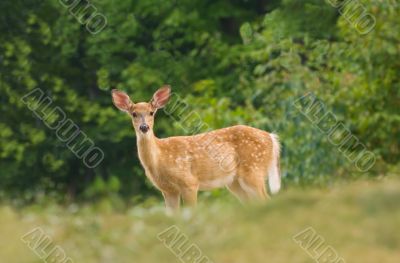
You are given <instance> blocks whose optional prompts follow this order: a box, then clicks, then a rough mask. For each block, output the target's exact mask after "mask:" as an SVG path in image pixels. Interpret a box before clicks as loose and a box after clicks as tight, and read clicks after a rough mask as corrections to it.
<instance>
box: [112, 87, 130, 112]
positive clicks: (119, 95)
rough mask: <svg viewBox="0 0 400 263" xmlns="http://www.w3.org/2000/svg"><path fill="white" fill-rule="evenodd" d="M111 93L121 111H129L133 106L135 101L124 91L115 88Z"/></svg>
mask: <svg viewBox="0 0 400 263" xmlns="http://www.w3.org/2000/svg"><path fill="white" fill-rule="evenodd" d="M111 95H112V100H113V103H114V105H115V107H117V108H118V109H119V110H121V111H126V112H129V109H130V108H131V106H132V105H133V103H132V101H131V99H130V98H129V96H128V94H126V93H125V92H123V91H119V90H116V89H113V90H112V91H111Z"/></svg>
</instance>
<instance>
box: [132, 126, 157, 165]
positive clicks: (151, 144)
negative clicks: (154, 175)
mask: <svg viewBox="0 0 400 263" xmlns="http://www.w3.org/2000/svg"><path fill="white" fill-rule="evenodd" d="M157 140H158V139H157V137H156V136H154V134H153V131H149V132H148V134H140V135H137V147H138V152H139V158H140V161H141V163H142V165H143V166H144V168H145V169H146V170H149V171H150V172H152V171H153V170H154V169H155V167H156V165H157V159H158V158H157V156H158V154H159V148H158V144H157Z"/></svg>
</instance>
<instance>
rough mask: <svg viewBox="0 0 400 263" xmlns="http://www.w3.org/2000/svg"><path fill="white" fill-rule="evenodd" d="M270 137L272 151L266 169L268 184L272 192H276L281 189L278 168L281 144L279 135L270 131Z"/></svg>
mask: <svg viewBox="0 0 400 263" xmlns="http://www.w3.org/2000/svg"><path fill="white" fill-rule="evenodd" d="M270 136H271V139H272V153H273V157H272V159H271V165H270V167H269V169H268V185H269V190H270V191H271V193H272V194H276V193H278V192H279V190H280V189H281V175H280V171H279V170H280V169H279V156H280V152H281V146H280V143H279V137H278V135H276V134H273V133H270Z"/></svg>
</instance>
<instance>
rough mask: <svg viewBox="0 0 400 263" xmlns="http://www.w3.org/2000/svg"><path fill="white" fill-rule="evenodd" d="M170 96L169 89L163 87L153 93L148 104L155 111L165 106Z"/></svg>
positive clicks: (168, 87) (166, 86)
mask: <svg viewBox="0 0 400 263" xmlns="http://www.w3.org/2000/svg"><path fill="white" fill-rule="evenodd" d="M170 96H171V87H170V86H168V85H165V86H163V87H161V88H160V89H158V90H157V91H156V92H155V93H154V95H153V98H152V99H151V101H150V104H151V106H153V107H154V108H155V109H161V108H163V107H164V106H165V105H167V103H168V100H169V97H170Z"/></svg>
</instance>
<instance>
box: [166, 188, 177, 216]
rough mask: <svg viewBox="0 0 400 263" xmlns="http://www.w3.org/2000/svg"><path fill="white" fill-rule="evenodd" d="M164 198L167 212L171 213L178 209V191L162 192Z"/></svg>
mask: <svg viewBox="0 0 400 263" xmlns="http://www.w3.org/2000/svg"><path fill="white" fill-rule="evenodd" d="M162 194H163V196H164V200H165V207H166V208H167V213H168V214H171V213H174V212H176V211H178V210H179V203H180V194H179V193H167V192H163V193H162Z"/></svg>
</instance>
